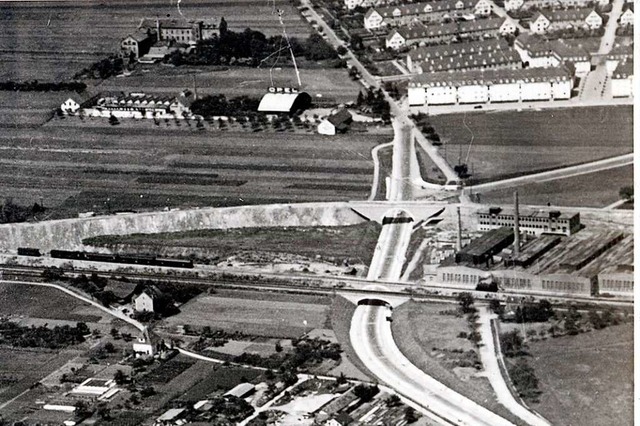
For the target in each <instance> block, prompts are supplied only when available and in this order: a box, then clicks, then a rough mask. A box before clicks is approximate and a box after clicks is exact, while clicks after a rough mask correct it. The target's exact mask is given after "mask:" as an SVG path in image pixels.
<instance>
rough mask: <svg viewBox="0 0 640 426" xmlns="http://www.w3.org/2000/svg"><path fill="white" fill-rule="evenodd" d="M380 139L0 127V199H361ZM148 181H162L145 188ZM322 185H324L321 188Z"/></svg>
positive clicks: (114, 203)
mask: <svg viewBox="0 0 640 426" xmlns="http://www.w3.org/2000/svg"><path fill="white" fill-rule="evenodd" d="M106 126H108V125H106ZM384 139H385V138H384V136H377V135H376V136H372V135H343V136H338V137H333V138H325V137H323V136H320V135H312V134H295V133H270V134H258V133H247V132H220V131H215V132H214V131H211V132H208V131H206V132H198V131H196V130H195V129H194V127H193V126H192V127H191V129H184V128H179V129H175V128H173V129H163V130H162V132H159V131H158V130H157V129H153V128H149V129H145V128H119V127H111V126H108V127H89V128H77V127H75V126H73V125H70V126H68V127H66V126H45V127H41V128H37V129H3V132H2V134H0V146H1V147H2V156H1V157H0V198H5V197H13V198H14V201H15V202H17V203H22V204H30V203H34V202H40V201H42V202H44V203H45V205H46V206H47V207H56V206H59V208H58V209H55V210H54V211H53V212H50V213H53V216H50V217H68V216H75V215H76V214H77V213H78V212H83V211H97V212H107V211H108V210H112V211H114V210H115V211H117V210H126V209H134V210H143V209H150V208H151V209H159V208H164V207H167V206H168V207H189V206H225V205H242V204H262V203H269V202H300V201H311V200H314V201H339V200H351V199H366V198H367V196H368V195H369V190H368V185H370V184H371V182H372V179H373V178H372V176H373V162H372V160H371V149H372V148H373V147H374V146H375V145H376V144H377V143H379V142H382V141H383V140H384ZM150 176H162V178H155V181H154V180H153V179H151V178H150ZM167 176H171V177H172V179H175V181H173V182H172V181H171V180H167V179H168V177H167ZM159 179H165V180H164V181H160V180H159ZM212 182H214V183H216V182H222V183H227V184H212ZM230 182H232V183H233V185H230V184H228V183H230ZM242 182H246V183H242ZM327 184H330V185H331V187H330V188H327V187H325V186H323V185H327ZM296 185H298V186H297V187H296ZM299 185H303V187H300V186H299ZM314 185H315V186H314Z"/></svg>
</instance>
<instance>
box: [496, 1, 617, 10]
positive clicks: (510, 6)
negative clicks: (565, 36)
mask: <svg viewBox="0 0 640 426" xmlns="http://www.w3.org/2000/svg"><path fill="white" fill-rule="evenodd" d="M609 2H610V0H562V1H561V2H560V1H558V0H504V5H503V7H504V9H505V10H506V11H513V10H528V9H533V8H557V7H558V6H560V7H563V8H567V7H587V6H591V5H593V4H595V5H597V6H599V7H603V6H606V5H608V4H609Z"/></svg>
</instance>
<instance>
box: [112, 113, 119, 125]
mask: <svg viewBox="0 0 640 426" xmlns="http://www.w3.org/2000/svg"><path fill="white" fill-rule="evenodd" d="M109 124H111V125H112V126H117V125H118V124H120V121H118V117H116V116H115V115H110V116H109Z"/></svg>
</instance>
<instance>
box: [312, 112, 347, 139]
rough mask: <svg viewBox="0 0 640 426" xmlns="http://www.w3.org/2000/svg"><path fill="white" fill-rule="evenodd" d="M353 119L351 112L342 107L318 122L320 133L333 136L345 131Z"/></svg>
mask: <svg viewBox="0 0 640 426" xmlns="http://www.w3.org/2000/svg"><path fill="white" fill-rule="evenodd" d="M352 121H353V118H352V117H351V113H350V112H349V111H347V110H346V109H344V108H342V109H340V110H338V111H337V112H335V113H334V114H331V115H330V116H329V117H327V118H325V119H324V120H322V121H321V122H320V124H318V133H319V134H321V135H330V136H333V135H335V134H336V133H338V132H340V133H344V132H345V131H347V129H348V128H349V124H350V123H351V122H352Z"/></svg>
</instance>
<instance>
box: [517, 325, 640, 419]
mask: <svg viewBox="0 0 640 426" xmlns="http://www.w3.org/2000/svg"><path fill="white" fill-rule="evenodd" d="M529 353H530V354H531V358H530V359H529V362H530V364H531V366H532V367H533V368H534V369H535V373H536V376H537V377H538V379H539V380H540V390H541V391H542V394H541V395H540V397H539V398H540V403H539V404H536V405H535V406H534V408H535V409H536V410H537V411H539V412H540V414H542V415H543V416H544V417H546V418H547V419H548V420H549V421H550V422H551V423H552V424H558V425H560V424H562V425H581V426H597V425H619V426H625V425H632V424H633V325H632V324H624V325H618V326H612V327H608V328H606V329H603V330H594V331H591V332H589V333H582V334H579V335H577V336H563V337H558V338H555V339H547V340H542V341H536V342H532V343H530V344H529Z"/></svg>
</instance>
